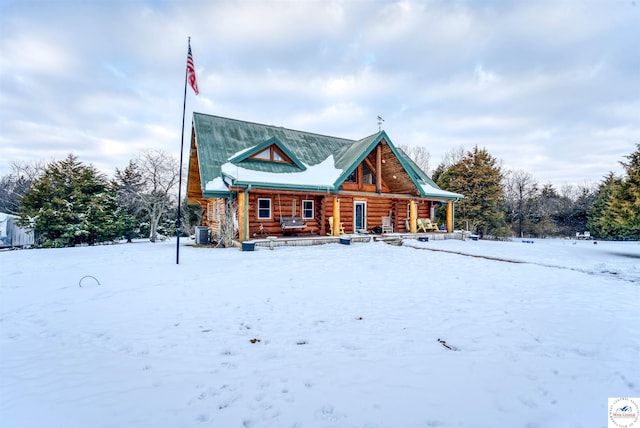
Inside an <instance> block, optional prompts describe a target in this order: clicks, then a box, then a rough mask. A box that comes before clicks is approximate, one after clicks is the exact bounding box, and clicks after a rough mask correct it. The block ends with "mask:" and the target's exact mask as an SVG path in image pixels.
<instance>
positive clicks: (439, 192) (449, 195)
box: [420, 183, 464, 199]
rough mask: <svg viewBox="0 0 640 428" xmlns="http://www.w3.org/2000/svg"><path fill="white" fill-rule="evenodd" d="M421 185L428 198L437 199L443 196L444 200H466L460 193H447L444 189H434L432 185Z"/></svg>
mask: <svg viewBox="0 0 640 428" xmlns="http://www.w3.org/2000/svg"><path fill="white" fill-rule="evenodd" d="M420 185H421V187H422V191H423V193H424V194H425V195H427V196H435V197H438V196H442V197H443V198H448V199H451V198H460V199H462V198H464V196H463V195H461V194H460V193H454V192H449V191H446V190H442V189H439V188H437V187H433V186H431V185H430V184H426V183H421V184H420Z"/></svg>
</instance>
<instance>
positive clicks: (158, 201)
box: [135, 150, 180, 242]
mask: <svg viewBox="0 0 640 428" xmlns="http://www.w3.org/2000/svg"><path fill="white" fill-rule="evenodd" d="M135 163H136V165H137V166H138V168H139V172H140V174H141V176H142V179H143V183H144V184H143V187H142V191H141V193H140V199H141V202H142V203H143V204H144V206H145V209H146V211H147V212H148V213H149V223H150V224H149V229H150V230H149V240H150V241H151V242H156V240H157V239H158V224H159V223H160V219H161V218H162V216H163V215H164V214H165V213H166V212H167V210H168V209H169V208H170V206H171V204H173V203H175V202H176V199H177V186H178V178H179V175H180V174H179V172H180V165H179V162H178V160H177V159H176V158H174V157H173V156H171V155H169V154H168V153H166V152H164V151H162V150H144V151H142V153H141V154H140V156H139V157H138V159H137V160H136V162H135Z"/></svg>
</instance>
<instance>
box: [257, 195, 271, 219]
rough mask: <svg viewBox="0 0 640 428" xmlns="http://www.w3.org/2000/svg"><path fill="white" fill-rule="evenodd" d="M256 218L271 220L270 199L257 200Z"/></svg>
mask: <svg viewBox="0 0 640 428" xmlns="http://www.w3.org/2000/svg"><path fill="white" fill-rule="evenodd" d="M258 218H259V219H270V218H271V199H266V198H260V199H258Z"/></svg>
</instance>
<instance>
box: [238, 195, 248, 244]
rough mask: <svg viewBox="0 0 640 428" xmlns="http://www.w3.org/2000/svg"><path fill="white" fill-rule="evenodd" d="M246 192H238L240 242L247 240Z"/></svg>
mask: <svg viewBox="0 0 640 428" xmlns="http://www.w3.org/2000/svg"><path fill="white" fill-rule="evenodd" d="M245 194H246V192H238V238H239V239H240V242H243V241H244V240H245V235H244V233H245V230H244V229H245V228H244V205H245V203H244V202H245V199H244V198H245Z"/></svg>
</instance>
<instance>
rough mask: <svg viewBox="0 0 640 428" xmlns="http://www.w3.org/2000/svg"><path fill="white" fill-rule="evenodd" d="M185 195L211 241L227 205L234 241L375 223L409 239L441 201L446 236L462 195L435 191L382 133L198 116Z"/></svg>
mask: <svg viewBox="0 0 640 428" xmlns="http://www.w3.org/2000/svg"><path fill="white" fill-rule="evenodd" d="M187 196H188V200H189V203H199V204H200V205H201V207H202V209H203V216H202V224H203V226H209V227H210V228H211V230H212V234H214V235H215V233H216V231H218V230H219V228H220V224H221V222H223V221H224V217H225V216H224V212H225V205H226V202H227V201H229V200H232V201H235V202H236V203H235V204H234V206H235V207H236V208H235V210H236V213H235V216H236V220H237V225H238V239H239V240H240V241H241V242H242V241H247V240H251V239H254V238H257V237H265V236H285V235H291V234H297V235H306V236H326V235H335V236H338V235H340V234H341V233H347V234H353V233H363V232H371V231H372V230H375V231H378V232H379V231H381V230H382V227H383V226H385V228H384V232H405V233H416V232H417V231H418V226H419V224H420V223H419V220H420V219H431V220H434V213H435V208H436V207H437V206H439V205H440V204H446V208H447V209H446V212H447V221H446V230H447V231H449V232H452V231H453V220H454V204H455V202H456V201H458V200H460V199H461V198H463V196H462V195H460V194H457V193H453V192H448V191H445V190H442V189H440V188H439V187H438V186H437V185H436V184H435V183H434V182H433V181H432V180H431V178H429V177H428V176H427V174H426V173H425V172H424V171H422V170H421V169H420V168H419V167H418V166H417V165H416V164H415V163H414V162H413V161H412V160H411V159H410V158H409V156H407V155H406V154H405V153H404V152H403V151H402V150H400V149H398V148H397V147H396V146H394V145H393V143H392V142H391V139H390V138H389V136H388V135H387V134H386V132H385V131H384V130H382V131H379V132H377V133H375V134H373V135H370V136H368V137H365V138H363V139H361V140H357V141H354V140H349V139H345V138H337V137H329V136H325V135H319V134H314V133H310V132H303V131H296V130H292V129H287V128H283V127H279V126H271V125H262V124H257V123H251V122H245V121H241V120H235V119H228V118H224V117H219V116H212V115H206V114H202V113H194V114H193V122H192V132H191V150H190V158H189V175H188V181H187ZM383 220H386V222H385V223H386V224H383ZM333 225H335V227H333ZM340 226H341V227H340Z"/></svg>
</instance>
